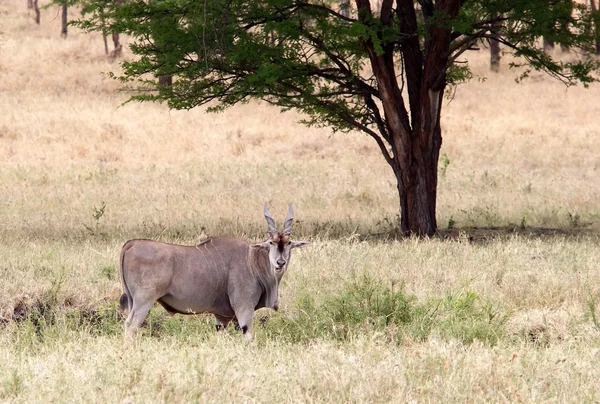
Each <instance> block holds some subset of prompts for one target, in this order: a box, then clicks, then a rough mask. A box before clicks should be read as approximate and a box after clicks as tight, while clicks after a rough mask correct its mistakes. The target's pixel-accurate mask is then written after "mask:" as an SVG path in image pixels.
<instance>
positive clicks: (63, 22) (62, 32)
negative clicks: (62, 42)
mask: <svg viewBox="0 0 600 404" xmlns="http://www.w3.org/2000/svg"><path fill="white" fill-rule="evenodd" d="M67 22H68V20H67V6H66V5H64V6H62V16H61V29H60V36H62V37H63V38H66V37H67V32H68V31H67Z"/></svg>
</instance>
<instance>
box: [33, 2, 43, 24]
mask: <svg viewBox="0 0 600 404" xmlns="http://www.w3.org/2000/svg"><path fill="white" fill-rule="evenodd" d="M33 9H34V10H35V23H36V24H38V25H39V24H40V20H41V18H40V8H39V7H38V0H33Z"/></svg>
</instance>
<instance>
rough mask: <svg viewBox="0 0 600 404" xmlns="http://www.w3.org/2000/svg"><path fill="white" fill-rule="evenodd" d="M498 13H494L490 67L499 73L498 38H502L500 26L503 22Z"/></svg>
mask: <svg viewBox="0 0 600 404" xmlns="http://www.w3.org/2000/svg"><path fill="white" fill-rule="evenodd" d="M497 19H498V15H496V14H493V15H492V20H493V21H494V22H492V29H491V32H490V34H491V37H492V38H491V39H490V69H491V70H492V71H493V72H494V73H498V72H499V71H500V42H499V41H498V39H499V38H500V28H501V27H502V23H501V22H500V21H497Z"/></svg>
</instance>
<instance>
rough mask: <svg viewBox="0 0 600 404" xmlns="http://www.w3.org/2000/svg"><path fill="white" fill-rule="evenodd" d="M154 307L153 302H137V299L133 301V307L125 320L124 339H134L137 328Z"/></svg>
mask: <svg viewBox="0 0 600 404" xmlns="http://www.w3.org/2000/svg"><path fill="white" fill-rule="evenodd" d="M152 305H154V301H153V300H144V301H141V302H140V301H139V299H135V298H134V299H133V307H132V308H131V311H130V312H129V316H128V317H127V320H125V337H129V338H132V339H133V338H135V336H136V334H137V330H138V328H140V326H141V325H142V323H143V322H144V320H145V319H146V316H147V315H148V312H149V311H150V309H151V308H152Z"/></svg>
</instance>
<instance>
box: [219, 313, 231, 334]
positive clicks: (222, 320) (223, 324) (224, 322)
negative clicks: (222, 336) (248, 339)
mask: <svg viewBox="0 0 600 404" xmlns="http://www.w3.org/2000/svg"><path fill="white" fill-rule="evenodd" d="M231 320H232V319H231V318H229V317H223V316H218V315H216V314H215V329H216V330H217V331H223V330H225V329H226V328H227V326H228V325H229V323H230V322H231Z"/></svg>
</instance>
